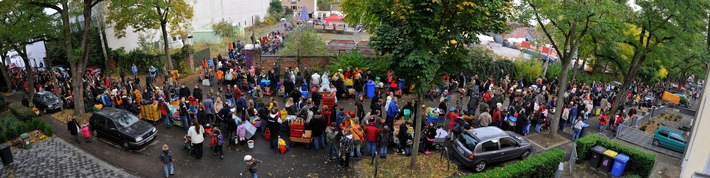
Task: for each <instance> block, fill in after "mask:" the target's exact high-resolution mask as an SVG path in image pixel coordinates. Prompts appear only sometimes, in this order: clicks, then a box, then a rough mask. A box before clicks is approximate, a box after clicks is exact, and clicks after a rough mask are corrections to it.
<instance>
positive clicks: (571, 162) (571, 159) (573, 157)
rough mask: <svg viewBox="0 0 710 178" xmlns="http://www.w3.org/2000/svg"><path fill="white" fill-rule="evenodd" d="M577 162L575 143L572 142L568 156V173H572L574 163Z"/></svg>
mask: <svg viewBox="0 0 710 178" xmlns="http://www.w3.org/2000/svg"><path fill="white" fill-rule="evenodd" d="M576 163H577V143H576V142H575V143H573V144H572V153H571V154H570V156H569V174H570V175H574V174H573V173H574V165H575V164H576Z"/></svg>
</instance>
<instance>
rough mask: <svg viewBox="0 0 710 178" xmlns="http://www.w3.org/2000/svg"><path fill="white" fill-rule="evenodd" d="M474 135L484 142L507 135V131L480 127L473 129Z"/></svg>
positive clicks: (491, 127)
mask: <svg viewBox="0 0 710 178" xmlns="http://www.w3.org/2000/svg"><path fill="white" fill-rule="evenodd" d="M471 134H472V135H474V136H476V137H477V138H478V139H479V140H481V141H484V140H488V139H491V138H496V137H499V136H502V135H505V134H506V133H505V131H503V130H501V129H500V128H498V127H495V126H488V127H480V128H475V129H473V131H472V133H471Z"/></svg>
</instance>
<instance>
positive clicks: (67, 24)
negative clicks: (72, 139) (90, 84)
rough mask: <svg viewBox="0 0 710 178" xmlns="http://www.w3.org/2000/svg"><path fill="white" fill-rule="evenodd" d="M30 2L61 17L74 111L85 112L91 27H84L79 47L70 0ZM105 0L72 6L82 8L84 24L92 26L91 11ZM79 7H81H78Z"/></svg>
mask: <svg viewBox="0 0 710 178" xmlns="http://www.w3.org/2000/svg"><path fill="white" fill-rule="evenodd" d="M28 1H29V4H32V5H35V6H38V7H43V8H45V9H50V10H54V11H57V13H59V15H60V17H61V22H62V23H61V34H62V35H61V36H62V40H63V41H64V48H65V50H66V56H67V59H69V68H70V69H69V71H70V72H71V75H72V76H71V80H72V83H71V86H72V88H73V90H72V96H73V97H74V98H76V99H75V100H74V108H75V109H74V113H75V115H80V114H84V113H85V111H84V110H83V109H81V108H84V100H83V98H84V89H85V88H84V83H83V82H82V81H83V76H84V69H85V68H86V61H87V60H88V58H89V50H84V49H88V47H89V35H90V28H84V29H83V32H82V33H83V35H82V37H81V42H80V46H79V47H75V46H74V42H73V41H72V35H71V30H72V27H71V25H72V24H71V21H69V16H70V15H72V14H73V11H71V10H72V8H70V6H69V4H70V1H69V0H28ZM101 1H103V0H75V1H71V3H73V4H72V7H74V9H81V15H82V17H83V19H86V20H84V21H83V22H82V23H83V26H84V27H91V13H92V10H91V9H92V8H93V7H94V6H96V5H97V4H99V3H100V2H101ZM76 7H79V8H76ZM76 53H79V54H80V55H79V56H76Z"/></svg>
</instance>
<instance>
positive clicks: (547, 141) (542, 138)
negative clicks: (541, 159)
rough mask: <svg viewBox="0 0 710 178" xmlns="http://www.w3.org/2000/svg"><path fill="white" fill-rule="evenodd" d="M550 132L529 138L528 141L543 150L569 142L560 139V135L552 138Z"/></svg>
mask: <svg viewBox="0 0 710 178" xmlns="http://www.w3.org/2000/svg"><path fill="white" fill-rule="evenodd" d="M548 133H550V131H543V132H541V133H539V134H533V135H530V136H527V138H528V140H530V141H532V142H535V143H536V144H539V145H540V146H542V147H543V148H549V147H552V146H554V145H556V144H559V143H562V142H565V141H567V139H565V138H562V137H560V136H559V135H556V134H555V135H554V136H550V134H548Z"/></svg>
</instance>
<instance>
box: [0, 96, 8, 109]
mask: <svg viewBox="0 0 710 178" xmlns="http://www.w3.org/2000/svg"><path fill="white" fill-rule="evenodd" d="M7 105H8V103H7V101H5V97H0V111H5V109H7Z"/></svg>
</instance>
